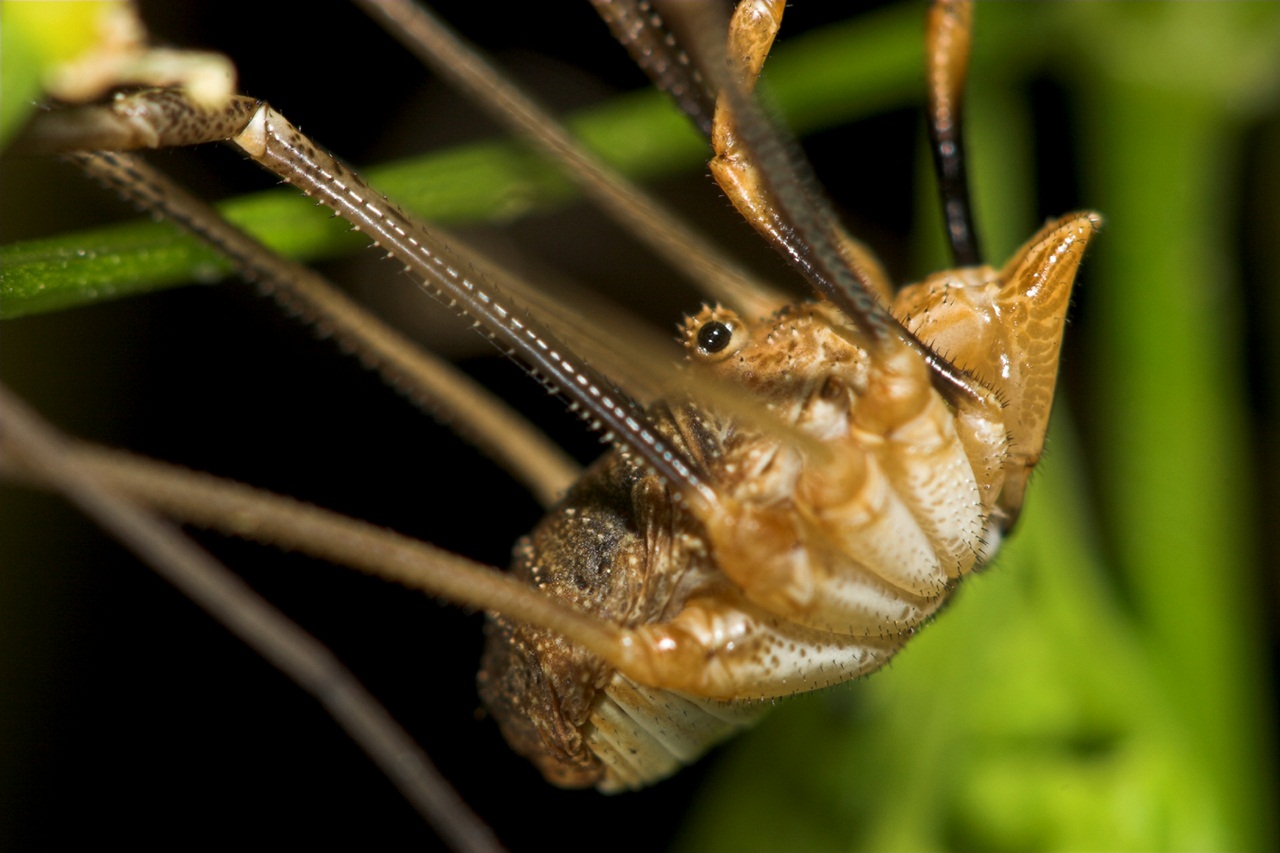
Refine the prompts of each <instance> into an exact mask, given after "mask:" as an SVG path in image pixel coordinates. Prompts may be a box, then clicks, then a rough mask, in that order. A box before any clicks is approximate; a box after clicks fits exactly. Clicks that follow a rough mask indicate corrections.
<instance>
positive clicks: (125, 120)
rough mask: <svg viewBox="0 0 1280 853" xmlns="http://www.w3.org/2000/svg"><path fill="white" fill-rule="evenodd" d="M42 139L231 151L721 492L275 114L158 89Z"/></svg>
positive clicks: (671, 474) (627, 437) (436, 242)
mask: <svg viewBox="0 0 1280 853" xmlns="http://www.w3.org/2000/svg"><path fill="white" fill-rule="evenodd" d="M33 129H34V130H35V133H34V142H35V144H38V145H44V146H45V147H47V148H59V147H60V148H61V149H62V150H68V149H69V150H79V149H85V148H111V149H115V150H128V149H131V148H139V147H159V146H171V145H194V144H199V143H203V142H215V141H230V142H233V143H234V144H235V145H237V146H238V147H239V148H240V149H241V150H243V151H244V152H245V153H246V154H248V155H249V156H250V157H252V158H253V159H254V160H256V161H257V162H258V163H259V164H261V165H263V166H265V167H266V168H267V169H268V170H269V171H271V172H274V173H275V174H277V175H279V176H280V177H283V178H284V179H285V180H287V181H289V182H290V183H293V184H294V185H296V186H298V187H299V188H300V189H302V190H303V192H305V193H306V194H307V195H309V196H311V197H313V198H316V199H317V200H318V201H320V202H321V203H323V204H325V205H326V206H328V207H330V208H331V209H333V210H334V211H336V212H337V213H338V214H339V215H341V216H342V217H344V218H345V219H347V220H348V221H349V222H351V223H352V225H353V226H354V227H355V228H356V229H357V230H360V231H362V232H363V233H365V234H366V236H368V237H369V238H370V239H372V240H373V241H374V243H375V245H379V246H384V247H386V248H387V249H388V250H389V251H390V252H391V253H392V254H393V255H394V256H395V257H396V258H397V259H398V260H399V261H400V262H401V263H403V264H404V266H405V269H406V270H407V271H409V272H412V273H413V274H414V276H415V278H416V279H417V280H418V281H419V282H420V283H421V286H422V287H423V288H424V289H426V290H427V292H429V293H430V294H431V295H432V296H434V297H435V298H437V299H438V300H440V301H441V302H444V303H445V304H446V305H448V306H449V307H450V308H451V309H453V310H454V311H456V312H457V313H459V314H460V315H461V316H463V317H464V318H466V319H469V320H471V321H472V322H473V323H474V324H475V325H476V327H477V328H478V329H479V330H480V331H481V332H482V333H483V334H484V335H485V336H486V337H488V338H489V339H490V340H491V341H492V342H493V343H494V344H495V345H496V346H498V347H499V348H500V349H501V350H503V351H504V352H505V353H507V354H508V355H511V356H513V357H518V359H519V360H520V361H522V362H523V363H524V364H525V365H526V367H527V368H528V369H529V370H530V372H532V373H533V374H534V375H536V376H538V377H540V378H543V379H545V380H546V381H547V382H548V383H549V384H550V386H551V387H554V388H555V389H556V390H558V391H559V392H560V393H561V394H563V395H564V396H565V397H566V398H567V399H568V400H569V401H570V404H571V408H573V409H574V410H575V411H577V412H578V413H579V414H580V415H581V416H582V417H583V418H584V419H585V420H587V421H588V423H589V424H590V426H591V427H592V428H594V429H598V430H600V431H602V432H603V433H604V434H605V436H606V437H607V438H608V439H609V440H610V441H612V442H614V443H616V444H618V445H620V446H623V447H626V448H628V449H629V450H631V451H632V452H634V453H636V454H637V456H638V457H640V458H642V459H643V460H644V461H645V462H646V463H647V464H648V465H649V466H651V467H652V468H653V469H654V470H655V471H657V472H658V473H659V474H661V475H662V477H663V478H664V479H665V480H666V481H667V482H668V483H670V484H672V485H673V486H676V487H677V488H679V489H680V490H681V492H682V493H683V494H684V495H686V496H687V498H688V499H689V500H692V501H697V502H701V503H703V504H706V505H711V504H714V502H715V494H714V492H713V491H712V490H711V488H710V487H709V486H708V485H707V484H706V483H705V482H704V481H703V479H702V477H701V475H700V474H699V472H698V471H697V470H695V468H694V466H693V465H692V463H691V462H690V461H689V459H688V458H687V456H686V455H685V454H684V453H682V452H680V451H679V450H678V449H676V448H674V447H672V446H670V445H669V444H668V443H667V442H666V441H664V440H663V439H662V437H661V436H659V435H658V433H657V432H656V431H655V430H654V429H653V427H652V425H651V424H650V423H649V420H648V418H647V416H646V415H645V414H644V412H643V411H642V409H641V408H640V406H639V405H638V404H637V403H636V402H635V401H634V400H632V399H631V398H630V397H628V396H627V395H625V394H623V393H622V392H621V391H619V390H618V389H617V388H615V387H614V386H613V384H612V383H611V382H610V381H609V380H608V379H607V378H606V377H604V376H603V375H601V374H600V373H599V372H598V371H597V370H595V369H594V368H593V367H591V366H590V365H589V364H587V363H586V361H585V360H584V359H582V358H581V357H579V356H578V355H577V354H575V353H574V352H573V351H572V350H571V349H570V348H569V347H567V346H565V345H564V344H563V343H562V342H561V341H560V340H559V339H558V337H557V336H556V335H554V334H552V333H551V332H550V331H549V330H548V329H546V328H545V327H544V326H543V324H542V323H540V322H538V321H537V320H535V319H534V318H533V317H531V316H529V314H528V313H527V312H526V311H525V310H524V309H523V308H522V307H521V306H518V305H516V304H515V303H514V302H512V301H511V300H510V299H509V298H508V297H507V296H506V295H505V294H503V293H501V292H500V291H499V290H498V289H497V288H496V287H494V286H493V285H492V284H491V283H490V282H488V281H486V280H485V279H483V278H481V277H480V276H477V275H476V274H475V273H474V271H473V270H472V269H471V267H470V264H468V263H467V262H466V261H465V260H463V259H462V258H461V257H459V256H458V255H457V254H456V253H455V252H454V251H453V250H452V249H451V248H450V247H449V246H448V244H447V242H446V241H444V240H443V239H442V238H441V237H440V236H439V235H438V234H436V233H434V232H432V231H431V230H429V229H428V228H427V227H426V226H424V225H423V224H421V223H419V222H415V221H414V220H412V219H410V218H409V217H407V216H406V215H405V214H404V213H403V212H402V211H400V210H399V209H398V208H397V207H395V206H394V205H392V204H391V203H390V202H388V201H387V200H386V199H385V198H383V197H382V196H381V195H379V194H378V193H377V192H376V191H375V190H373V189H371V188H369V187H368V186H367V185H365V184H364V182H363V181H361V180H360V178H359V176H357V175H355V174H354V173H353V172H351V171H350V170H349V169H347V168H346V167H344V166H342V165H341V164H340V163H338V162H337V160H335V159H334V158H333V157H332V156H330V155H329V154H327V153H326V152H324V151H323V150H321V149H320V148H319V147H318V146H317V145H316V144H315V143H313V142H312V141H311V140H309V139H307V138H306V137H305V136H304V135H303V134H302V133H301V132H299V131H298V129H297V128H295V127H293V126H292V125H291V124H289V123H288V121H286V120H285V119H284V117H283V116H281V115H280V114H279V113H277V112H275V111H274V110H272V109H271V108H270V107H269V106H268V105H267V104H265V103H263V102H260V101H255V100H253V99H250V98H244V97H236V98H233V99H232V100H231V101H230V102H229V103H228V104H227V105H226V106H225V107H224V108H222V109H220V110H208V109H205V108H203V107H201V106H200V105H198V104H194V103H192V102H191V101H190V99H188V98H187V97H186V96H185V95H183V94H182V93H181V92H176V91H172V90H158V91H153V92H142V93H138V94H137V95H133V96H130V97H125V98H121V99H118V100H116V101H115V102H114V103H112V104H111V105H110V106H109V107H102V108H83V109H78V110H70V111H67V112H65V113H50V114H46V115H44V116H41V117H40V120H39V121H37V122H35V123H33Z"/></svg>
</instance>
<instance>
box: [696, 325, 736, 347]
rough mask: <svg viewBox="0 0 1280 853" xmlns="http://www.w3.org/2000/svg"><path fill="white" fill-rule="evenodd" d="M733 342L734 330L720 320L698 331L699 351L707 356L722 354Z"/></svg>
mask: <svg viewBox="0 0 1280 853" xmlns="http://www.w3.org/2000/svg"><path fill="white" fill-rule="evenodd" d="M731 340H733V329H730V328H729V327H728V326H727V325H725V324H724V323H721V322H720V321H719V320H712V321H711V322H710V323H706V324H704V325H703V326H702V328H701V329H699V330H698V349H700V350H702V351H703V352H704V353H707V354H711V353H714V352H720V350H722V349H724V348H725V347H727V346H728V345H729V341H731Z"/></svg>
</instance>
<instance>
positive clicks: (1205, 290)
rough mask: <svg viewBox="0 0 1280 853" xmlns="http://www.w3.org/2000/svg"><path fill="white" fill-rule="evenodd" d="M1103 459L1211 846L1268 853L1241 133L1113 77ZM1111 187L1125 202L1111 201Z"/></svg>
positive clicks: (1125, 556) (1231, 123) (1097, 100)
mask: <svg viewBox="0 0 1280 853" xmlns="http://www.w3.org/2000/svg"><path fill="white" fill-rule="evenodd" d="M1088 118H1089V131H1090V135H1089V139H1090V140H1092V141H1094V142H1096V143H1097V144H1095V145H1094V146H1093V147H1092V148H1091V149H1090V150H1089V151H1088V155H1087V156H1088V159H1089V161H1090V163H1091V164H1092V166H1093V168H1094V169H1095V171H1094V184H1093V186H1092V187H1091V194H1090V198H1091V199H1094V198H1096V203H1097V205H1098V206H1099V207H1100V208H1101V209H1103V210H1105V211H1107V219H1108V222H1107V232H1108V237H1109V239H1107V240H1105V241H1102V244H1101V245H1100V248H1099V251H1098V253H1097V257H1096V258H1093V259H1091V260H1090V265H1091V267H1090V276H1091V278H1093V279H1094V281H1095V286H1096V288H1097V292H1095V293H1094V294H1093V299H1094V310H1095V312H1096V313H1094V314H1093V315H1091V317H1090V324H1091V328H1090V329H1089V332H1090V334H1091V335H1092V337H1093V339H1094V341H1095V353H1096V358H1097V368H1098V369H1097V370H1096V371H1095V372H1096V373H1098V374H1103V373H1105V375H1106V376H1107V377H1108V382H1107V383H1105V384H1100V385H1099V386H1098V397H1099V403H1100V405H1101V406H1102V407H1103V412H1102V414H1103V416H1102V417H1101V418H1100V419H1099V423H1100V424H1101V426H1100V427H1099V429H1100V430H1101V431H1103V432H1104V433H1105V434H1104V435H1100V436H1099V441H1098V446H1099V452H1100V453H1101V454H1102V458H1101V459H1100V460H1099V464H1100V466H1101V470H1103V471H1105V472H1106V475H1107V479H1108V481H1109V482H1110V484H1111V485H1110V488H1111V492H1110V494H1109V496H1108V497H1109V505H1108V507H1107V512H1108V514H1109V518H1110V521H1111V525H1112V530H1113V532H1114V534H1115V535H1114V536H1113V540H1114V543H1115V548H1116V549H1117V551H1118V557H1119V564H1120V567H1121V571H1122V573H1123V576H1124V579H1125V581H1126V582H1127V583H1128V584H1129V585H1130V592H1131V594H1132V598H1133V601H1134V607H1135V610H1136V611H1137V613H1136V614H1135V615H1136V617H1137V619H1138V620H1139V621H1141V622H1142V623H1143V624H1144V626H1145V633H1146V638H1147V642H1148V645H1149V649H1148V651H1149V652H1150V656H1151V661H1152V664H1153V666H1155V667H1156V669H1157V671H1158V673H1159V676H1160V677H1161V679H1162V682H1163V687H1164V690H1165V692H1166V695H1167V696H1168V697H1169V701H1170V702H1172V703H1173V704H1174V708H1175V713H1176V714H1177V715H1178V717H1179V718H1180V721H1181V723H1182V725H1183V726H1184V737H1185V739H1186V743H1187V744H1188V745H1189V746H1191V747H1192V748H1193V749H1194V750H1195V753H1196V754H1197V756H1198V758H1199V765H1200V766H1199V772H1201V773H1203V774H1205V777H1206V778H1205V781H1206V782H1207V784H1204V785H1203V788H1204V790H1206V791H1209V792H1212V796H1214V797H1215V798H1216V800H1217V802H1216V803H1215V808H1214V809H1213V810H1212V814H1213V819H1214V820H1216V821H1218V822H1219V825H1217V826H1206V827H1204V833H1205V834H1204V835H1203V836H1201V837H1202V839H1203V841H1204V842H1205V843H1206V844H1212V845H1214V846H1221V847H1225V848H1227V849H1242V850H1244V849H1252V850H1261V849H1268V848H1269V847H1270V846H1271V842H1272V841H1273V840H1274V836H1273V834H1272V832H1273V830H1272V828H1271V826H1270V819H1269V818H1268V817H1267V814H1268V808H1269V806H1268V804H1267V803H1266V802H1265V797H1266V796H1267V793H1268V792H1269V791H1270V790H1272V787H1271V786H1270V785H1269V784H1261V785H1260V784H1259V780H1265V779H1267V778H1268V777H1269V776H1270V775H1271V773H1270V770H1269V769H1268V768H1270V767H1271V755H1272V748H1271V744H1270V743H1269V739H1268V738H1267V737H1266V736H1265V730H1264V728H1263V725H1262V715H1263V709H1264V708H1266V707H1267V703H1266V702H1264V695H1263V693H1264V691H1263V689H1262V688H1261V687H1260V685H1261V684H1264V683H1265V681H1266V679H1265V673H1264V672H1263V671H1261V668H1260V661H1259V659H1258V657H1257V649H1258V647H1259V643H1260V626H1259V624H1258V612H1257V609H1256V606H1255V604H1254V594H1253V591H1254V590H1256V589H1257V588H1258V583H1257V578H1255V577H1254V576H1253V573H1254V569H1255V566H1256V565H1257V562H1256V554H1255V553H1254V552H1253V548H1252V547H1251V537H1250V535H1249V530H1250V527H1251V521H1252V519H1251V511H1250V508H1251V504H1252V501H1251V496H1252V493H1253V491H1254V486H1253V484H1252V482H1251V480H1250V477H1249V474H1248V470H1249V468H1248V464H1247V450H1246V448H1247V447H1248V446H1249V435H1248V431H1247V429H1246V426H1245V424H1246V421H1245V413H1244V402H1243V401H1244V388H1243V375H1244V367H1245V364H1244V358H1243V353H1242V349H1241V339H1242V338H1241V331H1242V322H1241V317H1240V303H1239V297H1238V291H1237V288H1236V277H1237V271H1236V270H1235V269H1233V268H1232V266H1231V264H1230V262H1229V261H1228V258H1229V252H1228V241H1229V234H1228V230H1227V229H1228V224H1229V222H1230V216H1231V211H1230V208H1229V206H1228V203H1227V202H1228V198H1229V196H1230V193H1231V192H1232V190H1233V187H1232V179H1233V176H1234V175H1235V174H1236V171H1235V168H1234V167H1235V164H1236V163H1237V160H1238V157H1239V152H1240V142H1241V139H1240V132H1239V131H1240V127H1239V123H1238V122H1237V121H1235V120H1233V118H1232V117H1231V116H1230V115H1229V114H1228V113H1227V111H1226V108H1225V106H1224V105H1223V102H1222V101H1220V100H1217V99H1214V98H1211V97H1204V96H1203V95H1201V94H1199V93H1188V92H1187V91H1186V90H1185V89H1183V90H1179V89H1173V88H1162V87H1154V86H1149V85H1144V84H1142V83H1140V82H1130V81H1126V80H1124V79H1116V78H1113V79H1110V80H1109V84H1108V85H1106V86H1098V87H1093V88H1091V89H1090V90H1089V99H1088ZM1118 187H1123V188H1124V189H1123V191H1117V190H1116V188H1118Z"/></svg>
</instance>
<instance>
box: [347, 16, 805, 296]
mask: <svg viewBox="0 0 1280 853" xmlns="http://www.w3.org/2000/svg"><path fill="white" fill-rule="evenodd" d="M356 3H357V5H359V6H361V7H362V8H363V9H365V11H367V12H368V13H369V15H370V16H372V17H373V18H374V19H375V20H377V21H378V22H379V23H381V24H382V25H383V26H384V27H386V28H387V30H388V31H389V32H390V33H391V34H392V35H394V36H395V37H396V38H398V39H399V40H400V41H401V42H403V43H404V44H405V45H406V46H407V47H408V48H409V49H410V50H412V51H413V52H414V53H415V54H416V55H417V56H418V57H419V58H420V59H422V60H423V61H424V62H425V63H427V64H428V65H430V66H431V67H432V68H433V69H434V70H435V71H436V73H438V74H441V75H443V76H444V77H446V78H447V79H448V80H450V81H451V82H452V83H453V84H454V85H456V86H458V87H460V88H461V89H463V90H464V91H465V92H467V93H468V94H470V95H471V96H472V97H473V98H474V99H475V101H476V102H477V103H478V104H480V105H482V106H484V107H486V108H487V110H488V112H489V114H490V115H491V116H492V117H493V118H494V119H496V120H497V121H500V122H502V123H503V124H505V125H506V126H507V127H509V128H510V129H512V130H513V131H514V132H515V133H517V134H519V135H520V136H521V137H523V138H524V139H526V140H528V141H529V142H531V143H533V144H534V145H536V146H537V147H538V148H540V149H541V150H542V151H543V152H544V153H546V154H547V155H548V156H549V157H551V158H552V159H554V160H555V161H556V162H557V163H559V164H560V166H561V168H562V171H563V172H564V174H565V175H566V176H568V177H569V178H570V179H571V180H573V181H574V182H575V183H577V184H578V186H579V187H580V188H581V189H582V190H583V191H584V192H585V193H586V194H587V195H588V196H589V197H591V198H592V199H593V200H594V201H595V202H596V203H597V204H599V205H600V207H601V208H602V209H603V210H604V211H605V212H607V213H608V214H610V215H611V216H613V217H614V218H615V219H616V220H617V221H618V222H619V223H620V224H621V225H623V226H624V227H626V228H627V229H628V230H629V231H630V232H631V233H632V234H633V235H634V236H635V237H636V238H637V239H639V240H641V241H643V242H644V243H645V244H646V245H648V246H649V247H650V248H651V249H653V250H654V251H655V252H656V253H657V254H658V255H659V256H661V257H662V258H664V259H665V260H666V261H667V262H668V263H670V264H671V265H672V266H673V267H674V268H676V269H678V270H681V271H682V272H683V273H684V274H685V276H686V277H687V278H688V279H689V280H690V281H692V282H693V283H694V284H695V285H696V286H697V287H699V288H700V289H701V290H703V291H704V292H705V293H707V294H708V295H709V296H710V297H711V298H713V299H718V300H720V301H721V302H722V303H724V304H725V305H728V306H730V307H732V308H733V309H734V310H736V311H739V312H741V313H743V314H746V315H748V316H753V317H756V316H764V315H766V314H768V313H770V312H772V311H774V310H776V309H777V308H779V307H780V306H781V305H782V304H783V303H784V302H785V300H784V299H783V298H782V297H781V296H780V295H779V294H777V293H775V292H774V291H773V290H772V289H770V288H768V287H766V286H765V285H764V284H762V283H761V282H760V281H758V280H757V279H756V278H754V277H753V276H751V275H750V274H748V273H747V272H746V271H745V270H743V269H742V267H741V266H740V265H739V264H738V263H737V262H736V261H734V260H733V259H732V258H730V257H729V256H728V255H726V254H725V253H724V252H723V251H721V250H720V249H719V248H717V247H716V246H714V245H713V244H711V243H709V242H708V241H707V240H705V239H703V238H702V237H701V236H699V235H698V234H697V232H695V231H694V230H693V229H692V228H690V227H689V226H688V225H687V224H685V223H684V222H682V221H681V220H680V218H679V217H678V216H676V215H675V213H674V212H672V211H671V210H669V209H667V208H666V207H665V206H664V205H662V204H661V203H660V202H659V201H658V200H657V199H655V198H654V197H652V196H651V195H649V194H648V193H646V192H644V191H643V190H641V189H639V188H638V187H636V186H635V185H634V184H632V183H630V182H629V181H626V180H625V179H623V178H622V176H621V175H619V174H618V173H617V172H615V171H614V170H613V169H611V168H609V167H608V166H607V165H605V163H604V162H603V161H602V160H601V159H600V158H598V157H596V156H595V155H594V154H591V153H590V152H589V151H587V150H586V149H585V148H584V147H583V146H582V145H580V144H579V143H578V142H577V141H576V140H575V139H574V138H573V137H572V136H571V135H570V134H569V132H568V131H567V130H566V129H565V128H564V127H563V126H562V125H561V124H560V123H559V122H557V121H556V120H555V119H554V118H553V117H552V116H551V115H550V114H549V113H548V112H547V111H546V110H544V109H543V108H542V107H541V106H540V105H539V104H537V103H536V102H535V101H534V100H533V99H532V98H530V97H529V96H528V95H526V94H525V93H524V92H522V91H520V89H519V88H518V87H517V86H515V85H514V84H512V83H511V82H510V81H509V80H507V79H505V78H504V77H503V76H502V75H501V74H499V73H498V72H497V71H496V70H495V69H494V68H493V66H492V65H490V64H489V63H488V62H487V61H486V60H485V59H484V57H483V56H481V55H480V53H479V51H478V50H477V49H476V48H475V47H474V46H472V45H470V44H467V43H466V42H465V41H464V40H463V39H461V38H460V37H459V36H458V35H457V34H455V33H454V32H452V31H451V30H450V29H449V28H448V27H447V26H446V25H445V24H444V22H443V21H441V20H439V19H438V18H437V17H436V16H435V15H433V14H431V13H430V12H429V11H428V10H426V9H424V8H422V7H421V6H418V5H416V4H415V3H413V2H410V0H356Z"/></svg>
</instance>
